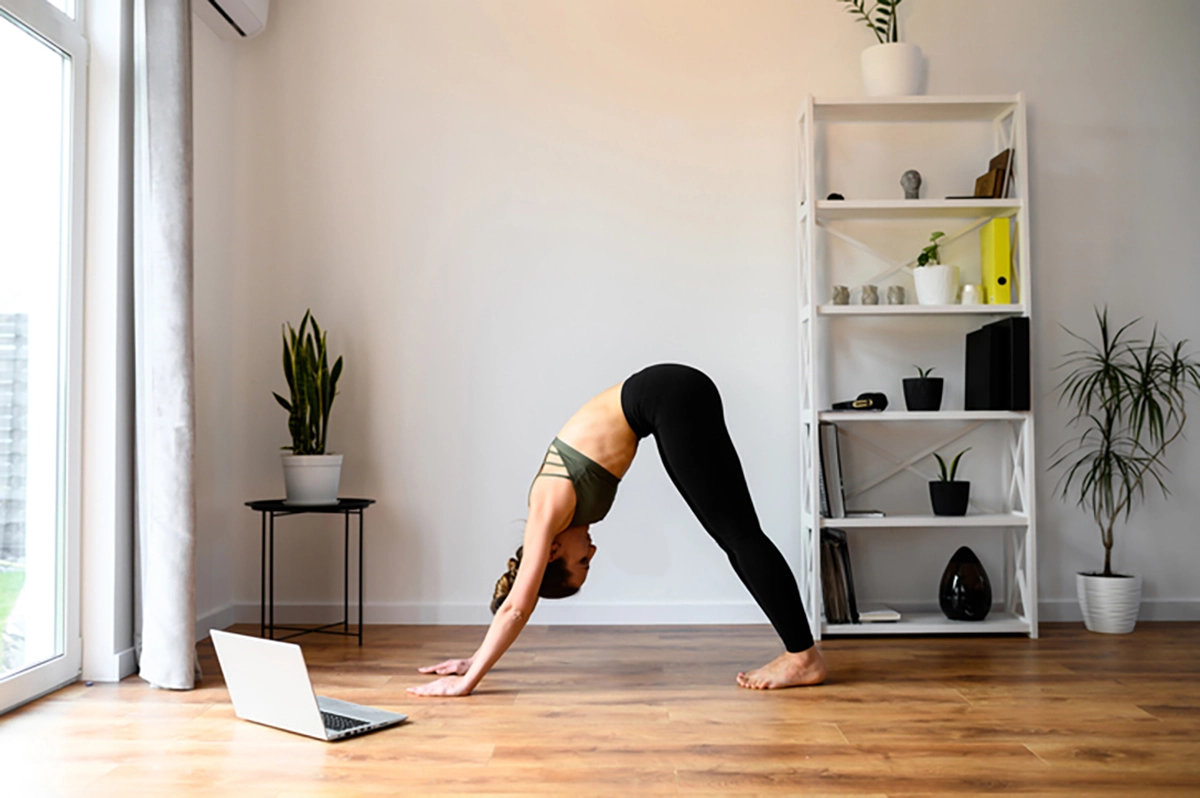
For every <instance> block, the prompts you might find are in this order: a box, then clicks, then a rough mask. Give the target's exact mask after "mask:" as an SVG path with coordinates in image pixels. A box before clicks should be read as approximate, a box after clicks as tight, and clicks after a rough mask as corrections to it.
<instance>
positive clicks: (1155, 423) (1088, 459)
mask: <svg viewBox="0 0 1200 798" xmlns="http://www.w3.org/2000/svg"><path fill="white" fill-rule="evenodd" d="M1095 314H1096V321H1097V324H1098V326H1099V328H1100V329H1099V332H1100V340H1099V343H1096V342H1094V341H1092V340H1089V339H1087V338H1084V337H1083V336H1080V335H1076V334H1075V333H1073V332H1071V331H1070V330H1067V333H1068V334H1069V335H1070V336H1072V337H1073V338H1075V339H1077V340H1079V341H1082V342H1083V343H1084V344H1085V346H1084V347H1083V348H1082V349H1078V350H1075V351H1073V352H1069V353H1068V354H1067V355H1066V359H1065V360H1064V362H1063V363H1062V366H1061V367H1065V368H1069V369H1070V372H1069V373H1068V374H1067V376H1066V377H1064V378H1063V380H1062V382H1060V383H1059V385H1058V398H1059V403H1060V404H1067V405H1070V406H1071V407H1072V408H1073V409H1074V411H1075V413H1074V415H1073V416H1072V418H1071V420H1070V422H1069V425H1070V426H1071V427H1074V428H1076V429H1078V428H1080V427H1082V429H1083V431H1082V433H1081V434H1080V435H1079V436H1078V437H1075V438H1072V439H1071V440H1068V441H1067V442H1066V443H1064V444H1063V445H1062V446H1061V447H1059V449H1058V451H1056V452H1055V456H1056V459H1055V460H1054V462H1053V463H1051V466H1050V467H1051V468H1052V469H1053V468H1059V467H1062V468H1065V469H1066V470H1065V471H1064V472H1063V475H1062V477H1061V479H1060V481H1059V485H1060V488H1061V495H1062V497H1063V498H1064V499H1068V498H1071V497H1072V496H1073V497H1074V498H1075V503H1076V504H1077V505H1078V506H1080V507H1083V508H1084V509H1086V510H1088V511H1089V512H1090V513H1091V515H1092V520H1093V521H1095V523H1096V525H1097V526H1099V527H1100V541H1101V542H1102V543H1103V544H1104V570H1103V571H1102V572H1100V573H1095V572H1092V573H1083V572H1081V573H1078V574H1076V576H1075V586H1076V591H1077V593H1078V595H1079V605H1080V609H1081V610H1082V611H1083V620H1084V624H1085V625H1086V626H1087V628H1088V629H1089V630H1090V631H1093V632H1107V633H1111V634H1127V633H1129V632H1132V631H1133V628H1134V626H1135V625H1136V624H1137V616H1138V609H1139V607H1140V606H1141V596H1142V580H1141V577H1140V576H1136V575H1129V574H1119V573H1114V572H1113V569H1112V548H1113V529H1114V527H1115V526H1116V523H1117V521H1118V519H1122V518H1123V519H1124V520H1125V521H1128V520H1129V516H1130V514H1131V513H1132V512H1133V508H1134V506H1135V505H1136V504H1137V503H1138V502H1141V501H1144V500H1145V497H1146V487H1147V485H1149V486H1151V487H1153V486H1154V485H1158V487H1159V488H1160V489H1161V490H1162V492H1163V495H1164V496H1167V495H1169V492H1168V490H1167V484H1166V480H1165V477H1166V474H1167V473H1168V471H1169V469H1168V468H1167V465H1166V462H1165V460H1164V456H1165V454H1166V451H1167V447H1168V446H1170V445H1171V444H1172V443H1173V442H1174V441H1175V440H1177V439H1178V438H1179V437H1180V436H1181V435H1182V434H1183V428H1184V425H1185V424H1186V422H1187V412H1186V407H1185V400H1186V399H1187V396H1188V394H1189V393H1193V394H1194V393H1197V392H1200V361H1198V360H1197V359H1196V357H1195V356H1194V355H1193V354H1191V353H1188V352H1185V351H1184V349H1183V347H1184V346H1185V345H1186V343H1187V342H1186V341H1181V342H1179V343H1176V344H1172V343H1170V342H1169V341H1168V340H1167V339H1166V338H1164V337H1163V336H1161V335H1160V334H1159V332H1158V326H1157V325H1155V327H1154V331H1153V332H1152V333H1151V334H1150V338H1149V339H1148V340H1146V339H1139V338H1135V337H1134V332H1133V329H1132V328H1133V327H1134V325H1135V324H1137V323H1138V321H1139V319H1134V320H1133V321H1131V322H1129V323H1127V324H1125V325H1123V326H1121V327H1117V328H1116V329H1115V330H1114V329H1113V327H1112V326H1110V324H1109V321H1108V308H1107V307H1106V308H1104V310H1103V311H1101V310H1098V309H1097V310H1096V311H1095ZM1064 329H1066V328H1064Z"/></svg>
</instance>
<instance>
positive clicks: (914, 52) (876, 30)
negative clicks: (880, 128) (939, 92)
mask: <svg viewBox="0 0 1200 798" xmlns="http://www.w3.org/2000/svg"><path fill="white" fill-rule="evenodd" d="M838 2H841V3H845V5H846V11H847V12H849V13H850V14H851V15H853V16H855V17H857V18H858V19H859V20H861V21H862V22H864V23H866V26H867V27H868V28H870V29H871V33H873V34H874V35H875V39H876V40H877V41H878V42H879V44H876V45H873V46H871V47H868V48H867V49H865V50H863V52H862V78H863V88H864V89H866V92H867V94H868V95H870V96H872V97H886V96H893V95H903V94H920V93H921V67H922V64H923V60H922V58H921V48H920V47H917V46H916V45H915V44H908V43H906V42H902V41H900V23H899V20H898V19H897V18H896V13H897V11H898V10H899V6H900V2H901V0H875V2H873V3H871V5H870V6H868V5H867V0H838Z"/></svg>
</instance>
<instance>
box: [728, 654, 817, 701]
mask: <svg viewBox="0 0 1200 798" xmlns="http://www.w3.org/2000/svg"><path fill="white" fill-rule="evenodd" d="M825 674H826V670H825V659H824V658H823V657H822V656H821V652H820V651H818V650H817V647H816V646H813V647H812V648H810V649H808V650H807V651H801V652H800V653H799V654H791V653H788V652H786V651H785V652H784V653H782V654H780V655H779V656H778V657H776V658H775V659H773V660H771V661H770V662H768V663H767V664H766V665H764V666H762V667H761V668H758V669H756V670H752V671H750V672H749V673H739V674H738V675H737V683H738V684H739V685H741V686H742V687H746V688H748V689H751V690H777V689H779V688H781V687H801V686H803V685H810V684H820V683H821V682H823V681H825Z"/></svg>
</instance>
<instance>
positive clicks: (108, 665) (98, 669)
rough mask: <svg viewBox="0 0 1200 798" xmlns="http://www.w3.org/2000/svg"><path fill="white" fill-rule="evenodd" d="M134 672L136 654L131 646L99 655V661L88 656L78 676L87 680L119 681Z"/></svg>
mask: <svg viewBox="0 0 1200 798" xmlns="http://www.w3.org/2000/svg"><path fill="white" fill-rule="evenodd" d="M134 673H137V655H136V653H135V652H134V650H133V648H127V649H125V650H124V651H117V652H115V653H113V654H112V656H106V657H101V658H100V661H99V662H97V661H96V659H94V658H91V657H89V659H88V666H87V667H86V668H84V670H83V672H82V673H80V675H79V678H80V679H82V680H84V681H87V682H119V681H121V680H122V679H124V678H125V677H126V676H129V675H130V674H134Z"/></svg>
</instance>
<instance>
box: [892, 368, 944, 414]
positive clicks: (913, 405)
mask: <svg viewBox="0 0 1200 798" xmlns="http://www.w3.org/2000/svg"><path fill="white" fill-rule="evenodd" d="M913 368H915V369H916V370H917V375H918V376H916V377H905V378H904V379H903V380H902V381H901V382H902V383H903V385H904V406H905V407H906V408H908V410H910V411H914V412H915V411H921V410H941V409H942V383H943V381H942V378H941V377H930V376H929V375H930V374H932V373H933V367H932V366H930V367H929V368H927V369H923V368H921V367H920V366H913Z"/></svg>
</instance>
